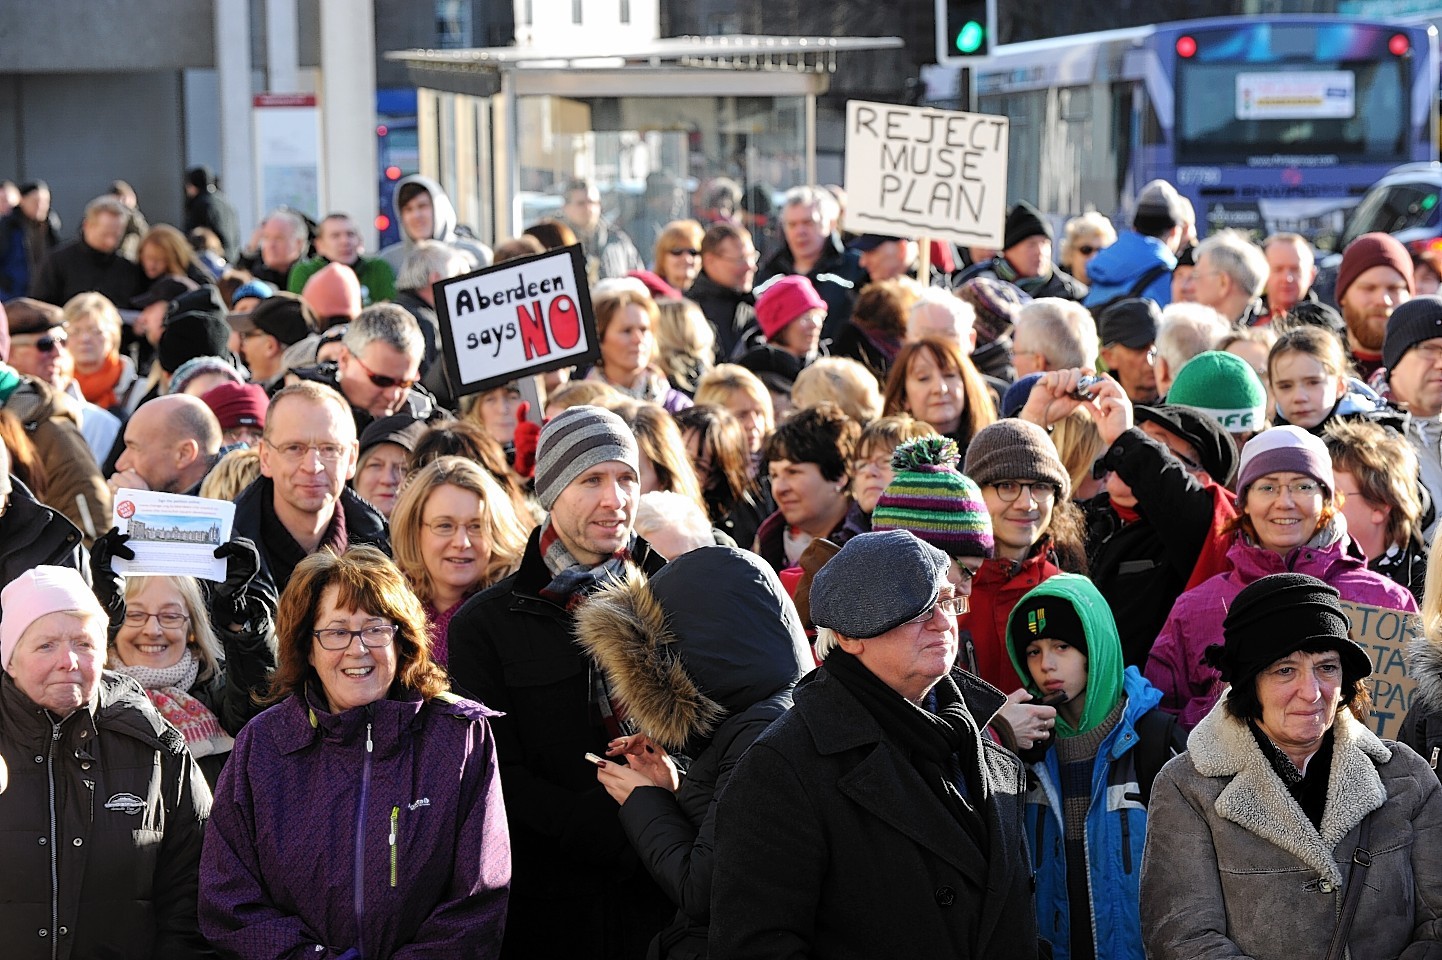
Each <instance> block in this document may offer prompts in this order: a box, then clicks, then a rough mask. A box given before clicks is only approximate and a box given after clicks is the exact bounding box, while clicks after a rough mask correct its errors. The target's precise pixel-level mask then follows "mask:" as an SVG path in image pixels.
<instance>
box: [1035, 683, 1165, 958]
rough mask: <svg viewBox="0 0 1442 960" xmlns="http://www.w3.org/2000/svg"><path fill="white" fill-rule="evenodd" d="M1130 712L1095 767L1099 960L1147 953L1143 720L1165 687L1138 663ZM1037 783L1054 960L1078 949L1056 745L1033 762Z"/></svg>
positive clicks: (1039, 912) (1041, 913)
mask: <svg viewBox="0 0 1442 960" xmlns="http://www.w3.org/2000/svg"><path fill="white" fill-rule="evenodd" d="M1123 684H1124V689H1125V690H1126V697H1127V703H1126V708H1125V709H1124V710H1123V711H1122V718H1121V720H1120V721H1119V722H1118V723H1117V725H1116V726H1115V727H1114V728H1113V729H1112V732H1111V733H1110V734H1109V735H1108V736H1107V738H1106V740H1104V741H1103V742H1102V745H1101V748H1100V749H1099V750H1098V751H1097V756H1096V762H1095V765H1094V766H1093V768H1092V800H1091V806H1090V808H1089V809H1088V811H1087V840H1086V845H1087V859H1088V861H1089V863H1088V867H1089V871H1090V875H1091V889H1092V915H1093V917H1094V918H1095V919H1094V921H1093V934H1094V937H1095V944H1096V956H1097V960H1144V958H1145V953H1144V952H1143V950H1142V929H1141V921H1140V919H1139V912H1140V908H1139V903H1138V892H1137V891H1138V882H1139V880H1140V877H1141V869H1142V847H1143V844H1144V842H1145V840H1146V832H1147V811H1146V808H1145V807H1143V806H1142V803H1141V793H1140V787H1139V786H1138V785H1137V770H1136V753H1135V752H1134V750H1133V748H1134V747H1135V746H1136V745H1137V733H1136V723H1137V721H1138V720H1140V719H1141V718H1142V716H1143V715H1144V714H1146V713H1147V712H1148V711H1150V710H1153V709H1155V708H1156V706H1157V704H1159V703H1161V700H1162V695H1161V691H1159V690H1157V688H1156V687H1153V686H1152V685H1151V684H1150V683H1148V682H1147V681H1146V680H1145V679H1143V677H1142V675H1141V674H1140V673H1138V672H1137V668H1136V667H1127V670H1126V674H1125V677H1124V680H1123ZM1031 769H1032V771H1033V772H1034V773H1035V774H1036V777H1037V781H1038V782H1037V785H1036V786H1034V787H1033V788H1032V789H1031V790H1030V791H1028V792H1027V795H1026V833H1027V840H1028V842H1029V844H1030V847H1031V851H1032V856H1033V858H1034V862H1035V866H1036V919H1037V927H1038V931H1039V935H1040V936H1041V938H1042V939H1043V940H1049V941H1050V942H1051V945H1052V957H1053V960H1068V957H1069V956H1070V952H1071V947H1070V945H1071V940H1070V931H1071V919H1070V915H1071V904H1070V903H1069V901H1068V900H1067V890H1066V870H1067V867H1066V841H1065V839H1064V837H1063V836H1062V825H1063V823H1064V818H1065V814H1064V812H1063V809H1062V797H1061V770H1060V765H1059V764H1058V762H1057V754H1056V750H1055V749H1051V750H1048V751H1047V752H1046V756H1045V757H1044V758H1043V759H1042V760H1040V761H1038V762H1037V763H1034V764H1032V765H1031Z"/></svg>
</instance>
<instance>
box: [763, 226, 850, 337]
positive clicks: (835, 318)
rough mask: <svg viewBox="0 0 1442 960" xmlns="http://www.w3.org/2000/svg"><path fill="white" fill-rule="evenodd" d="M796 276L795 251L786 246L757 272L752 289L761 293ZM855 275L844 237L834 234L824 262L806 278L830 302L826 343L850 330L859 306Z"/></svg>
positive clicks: (825, 249) (824, 250) (824, 334)
mask: <svg viewBox="0 0 1442 960" xmlns="http://www.w3.org/2000/svg"><path fill="white" fill-rule="evenodd" d="M794 273H796V258H795V257H793V256H792V255H791V248H790V247H788V246H787V245H786V244H785V243H784V242H783V243H782V244H781V247H780V249H778V250H777V251H776V252H775V253H773V254H772V255H771V257H770V258H769V259H768V260H767V261H766V262H765V263H763V264H762V265H761V269H760V270H759V271H757V273H756V279H755V280H754V281H753V283H752V289H753V290H758V289H760V288H761V287H762V286H764V285H765V284H766V281H768V280H770V279H772V278H773V277H781V276H787V275H789V274H794ZM854 275H855V268H854V265H853V264H851V263H849V262H848V261H847V257H846V248H845V247H844V246H842V243H841V236H840V235H839V234H837V233H832V234H831V236H830V237H829V238H828V239H827V240H826V242H825V244H824V245H823V246H822V248H821V257H820V259H818V260H817V261H816V264H815V265H814V266H813V267H812V268H811V272H809V273H807V274H806V275H805V276H806V279H807V280H810V281H811V285H812V286H813V287H815V288H816V292H817V293H819V294H820V295H821V299H822V300H825V301H826V321H825V322H824V323H823V324H822V325H821V339H823V340H835V339H836V338H837V337H838V336H840V335H841V331H842V330H844V329H846V322H847V321H848V320H850V319H851V309H852V307H854V306H855V305H856V284H855V282H854V281H853V280H852V279H851V278H852V277H853V276H854Z"/></svg>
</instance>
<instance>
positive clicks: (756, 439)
mask: <svg viewBox="0 0 1442 960" xmlns="http://www.w3.org/2000/svg"><path fill="white" fill-rule="evenodd" d="M696 402H697V403H709V404H714V405H715V406H718V407H724V408H725V409H726V411H727V412H728V413H730V414H731V415H732V416H733V417H735V418H736V420H737V422H739V423H740V424H741V429H742V431H744V432H745V434H746V447H747V449H749V450H750V451H751V464H752V467H751V468H752V471H753V472H755V471H756V469H757V468H758V467H759V466H760V463H761V448H762V447H763V446H764V445H765V443H766V438H767V437H769V436H770V435H771V434H772V432H773V431H774V430H775V429H776V415H775V413H773V410H772V406H771V392H770V391H769V390H767V389H766V384H764V383H762V382H761V380H760V378H759V377H757V376H756V374H754V373H752V372H751V371H750V370H747V369H746V368H745V367H743V366H740V365H738V364H734V363H723V364H720V365H718V366H717V367H716V368H715V369H714V370H712V371H711V372H710V373H708V374H706V376H704V377H702V378H701V383H700V384H698V385H697V387H696Z"/></svg>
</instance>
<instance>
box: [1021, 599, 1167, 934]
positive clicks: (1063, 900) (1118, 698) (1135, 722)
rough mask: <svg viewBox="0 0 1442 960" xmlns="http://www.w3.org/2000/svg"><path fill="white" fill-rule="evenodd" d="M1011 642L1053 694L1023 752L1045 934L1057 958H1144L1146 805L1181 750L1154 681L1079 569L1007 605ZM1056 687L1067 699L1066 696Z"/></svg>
mask: <svg viewBox="0 0 1442 960" xmlns="http://www.w3.org/2000/svg"><path fill="white" fill-rule="evenodd" d="M1006 633H1007V651H1008V653H1009V654H1010V655H1011V662H1012V666H1013V667H1015V668H1016V672H1017V674H1018V675H1019V676H1020V677H1021V681H1022V684H1023V685H1024V686H1025V687H1026V689H1027V690H1028V691H1029V692H1030V693H1031V694H1032V695H1033V696H1035V697H1036V698H1037V699H1038V700H1041V701H1043V702H1048V703H1056V704H1057V717H1056V730H1055V736H1053V737H1052V738H1051V739H1050V740H1049V741H1047V742H1044V743H1039V744H1038V745H1037V746H1036V748H1034V750H1032V751H1029V752H1028V755H1026V756H1024V757H1023V759H1024V760H1026V761H1028V763H1029V764H1030V767H1031V771H1032V774H1033V777H1034V783H1033V785H1032V788H1031V790H1030V791H1029V792H1028V793H1027V797H1026V801H1027V805H1026V825H1027V835H1028V839H1029V840H1030V842H1031V849H1032V851H1033V854H1034V856H1035V858H1036V864H1037V875H1036V901H1037V902H1036V906H1037V921H1038V923H1039V925H1040V927H1041V935H1042V936H1043V937H1044V938H1046V939H1047V940H1049V941H1051V944H1052V951H1053V957H1054V958H1055V960H1098V958H1101V960H1144V951H1143V948H1142V935H1141V921H1140V918H1139V909H1138V880H1139V871H1140V868H1141V855H1142V846H1143V843H1144V841H1145V838H1146V821H1147V811H1146V804H1147V800H1148V799H1149V798H1150V793H1151V784H1152V781H1153V780H1154V779H1155V778H1156V775H1157V771H1158V770H1159V769H1160V768H1161V766H1162V764H1163V763H1165V762H1166V760H1167V759H1169V758H1170V757H1172V756H1175V755H1176V754H1178V753H1181V752H1182V751H1184V750H1185V749H1186V743H1185V739H1184V735H1183V734H1182V733H1181V731H1180V730H1179V729H1178V728H1177V726H1176V719H1175V718H1174V717H1172V716H1171V715H1170V714H1167V713H1165V712H1164V711H1161V710H1158V709H1157V704H1158V703H1160V702H1161V696H1162V695H1161V692H1160V691H1159V690H1157V689H1156V688H1155V687H1153V686H1152V685H1151V684H1150V683H1148V682H1147V681H1146V679H1145V678H1143V677H1142V675H1141V673H1140V672H1138V671H1137V669H1136V668H1135V667H1124V666H1123V663H1122V645H1121V641H1120V639H1119V638H1118V636H1117V628H1116V622H1115V621H1114V620H1113V619H1112V614H1111V610H1110V609H1109V608H1108V607H1107V603H1106V601H1105V600H1104V599H1102V595H1101V594H1100V593H1099V592H1098V591H1097V588H1096V587H1095V586H1094V585H1093V584H1092V582H1091V580H1089V579H1087V578H1086V577H1081V576H1077V575H1075V574H1066V573H1063V574H1057V575H1055V576H1053V577H1051V578H1049V579H1047V580H1046V581H1044V582H1042V583H1041V584H1040V585H1038V586H1037V587H1035V588H1034V589H1033V590H1031V591H1030V592H1029V593H1027V594H1026V595H1025V596H1024V597H1022V599H1021V601H1020V602H1019V603H1018V604H1017V605H1016V607H1015V608H1014V609H1013V610H1012V613H1011V617H1010V619H1009V620H1008V622H1007V631H1006ZM1063 698H1064V699H1063Z"/></svg>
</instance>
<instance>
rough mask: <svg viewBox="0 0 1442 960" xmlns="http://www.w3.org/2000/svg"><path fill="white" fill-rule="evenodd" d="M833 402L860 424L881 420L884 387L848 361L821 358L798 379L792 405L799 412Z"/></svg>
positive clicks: (839, 358)
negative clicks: (827, 401) (882, 390)
mask: <svg viewBox="0 0 1442 960" xmlns="http://www.w3.org/2000/svg"><path fill="white" fill-rule="evenodd" d="M823 400H830V401H832V402H833V403H835V404H836V405H837V406H839V407H840V408H841V409H842V410H843V411H845V412H846V415H847V416H848V417H850V418H851V419H853V420H855V421H856V422H857V423H860V424H862V425H865V424H868V423H870V422H871V421H873V420H875V419H876V418H877V417H879V416H881V387H880V385H879V384H878V383H877V382H876V377H874V376H872V374H871V371H870V370H867V369H866V368H865V367H864V366H862V365H861V364H860V363H857V362H856V361H855V360H852V359H850V358H849V357H819V358H818V359H817V360H816V361H814V362H813V363H812V364H811V365H810V366H809V367H807V368H806V369H804V370H802V371H801V372H800V373H799V374H797V375H796V382H795V383H793V384H792V385H791V403H792V405H793V406H794V407H795V408H796V409H797V410H803V409H805V408H806V407H814V406H816V405H817V404H818V403H821V402H822V401H823Z"/></svg>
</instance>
